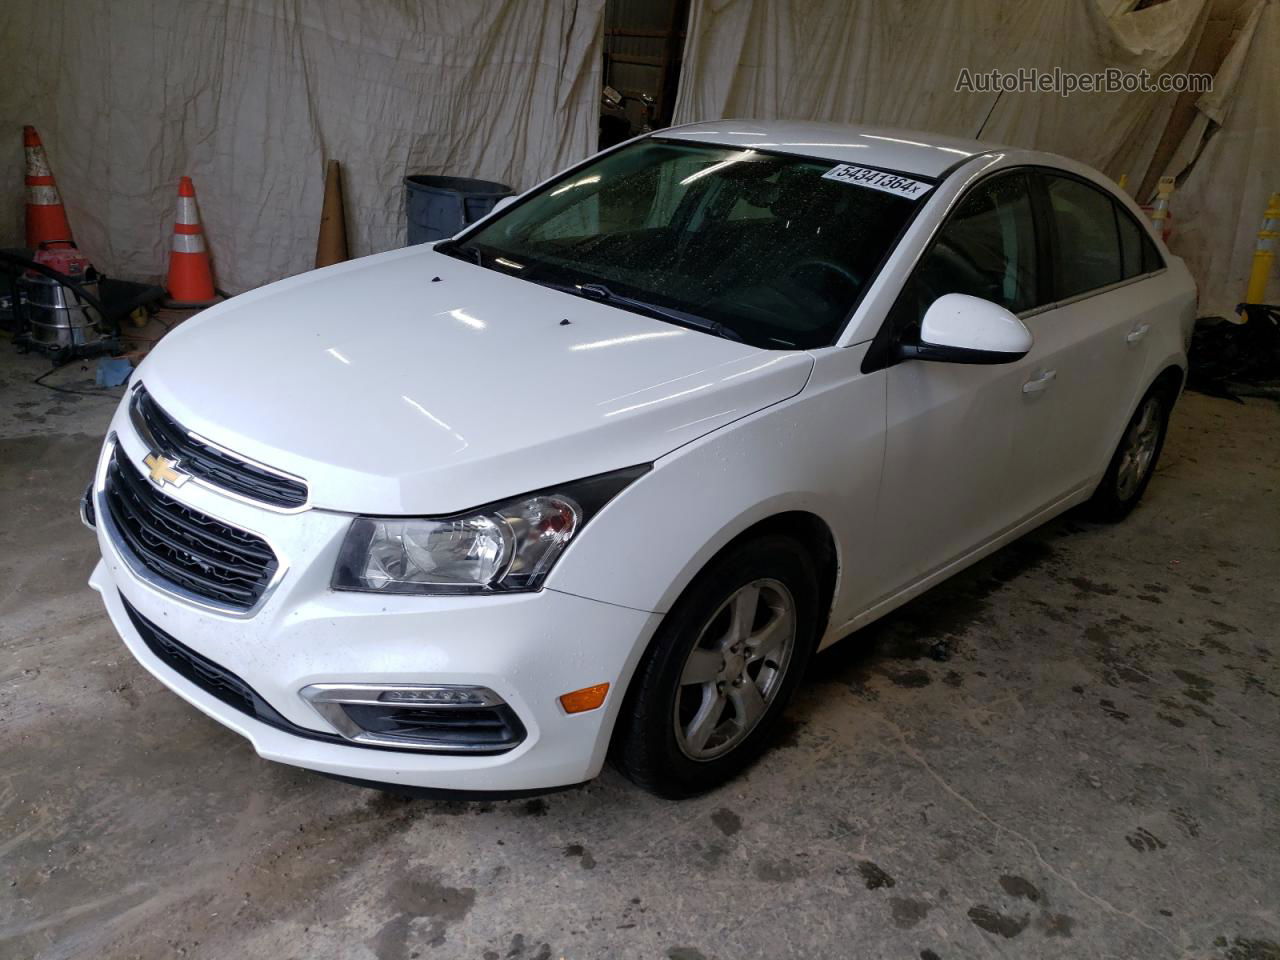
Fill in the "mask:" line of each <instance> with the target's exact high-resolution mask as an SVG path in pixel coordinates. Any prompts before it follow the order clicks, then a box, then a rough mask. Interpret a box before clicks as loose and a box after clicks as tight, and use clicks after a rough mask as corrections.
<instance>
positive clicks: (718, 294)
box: [441, 139, 927, 349]
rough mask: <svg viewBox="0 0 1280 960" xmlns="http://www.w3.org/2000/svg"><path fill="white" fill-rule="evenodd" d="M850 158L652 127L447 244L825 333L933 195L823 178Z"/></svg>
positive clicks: (638, 303)
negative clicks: (688, 138)
mask: <svg viewBox="0 0 1280 960" xmlns="http://www.w3.org/2000/svg"><path fill="white" fill-rule="evenodd" d="M842 166H843V165H841V164H837V163H834V162H833V161H830V160H826V161H823V160H814V159H810V158H806V157H794V156H785V155H778V154H771V153H762V152H760V151H756V150H741V149H733V148H725V147H719V146H710V145H704V144H696V143H682V142H676V141H663V140H655V139H646V140H642V141H640V142H638V143H635V144H632V145H631V146H628V147H624V148H622V149H621V150H618V151H616V152H614V153H611V154H608V155H607V156H604V157H602V158H600V159H599V160H597V161H595V162H594V163H591V164H589V165H587V166H585V167H582V168H580V169H578V170H576V171H574V172H573V173H572V174H570V175H568V176H566V177H563V178H561V179H560V180H557V181H555V182H553V183H551V184H549V185H548V186H546V187H544V188H542V189H541V190H540V191H539V192H538V193H536V194H535V195H533V196H532V197H530V198H527V199H526V200H524V201H523V202H521V203H519V204H518V205H515V206H514V207H512V209H511V210H510V211H509V212H507V213H505V214H501V215H499V217H498V218H497V219H495V220H494V221H493V222H492V223H490V224H488V225H486V226H484V227H483V228H481V229H480V230H478V231H476V232H475V233H472V234H471V235H469V236H468V237H466V238H465V240H464V241H463V242H462V243H447V244H442V245H441V247H442V249H443V250H444V251H446V252H448V253H450V254H451V255H453V256H456V257H459V258H461V259H466V260H470V261H472V262H477V263H480V264H481V265H482V266H485V267H488V268H491V269H494V270H500V271H503V272H505V273H508V274H511V275H513V276H518V277H521V278H522V279H526V280H529V281H530V282H533V283H544V284H548V285H551V286H559V287H562V288H564V289H566V290H567V291H568V292H575V291H579V288H581V287H582V286H583V285H585V286H586V287H587V289H588V291H590V292H591V294H592V295H593V296H595V298H596V299H602V300H606V302H610V303H613V304H614V305H618V306H620V307H622V308H623V309H631V310H635V311H636V312H641V313H644V312H649V313H650V314H651V315H653V316H658V317H659V318H660V319H668V320H671V321H672V322H680V320H681V318H683V319H684V320H687V321H688V325H690V326H697V327H704V328H706V329H708V330H709V331H710V332H719V333H720V334H721V335H724V336H729V337H730V338H731V339H736V340H743V341H745V342H747V343H751V344H754V345H756V346H760V347H766V348H771V349H797V348H801V349H803V348H809V347H818V346H826V345H828V344H830V343H832V342H833V341H834V339H835V338H836V336H837V335H838V334H839V332H840V330H841V328H842V327H843V325H844V322H845V320H846V319H847V318H848V316H849V313H850V311H851V310H852V308H853V307H854V306H855V304H856V303H857V301H858V298H859V296H860V295H861V293H862V291H863V289H864V288H865V287H866V286H867V285H868V284H869V283H870V282H871V280H872V279H873V278H874V274H875V272H876V271H877V269H878V268H879V265H880V263H881V261H882V260H883V259H884V257H885V255H886V253H887V252H888V251H889V249H890V247H891V246H892V245H893V243H894V241H895V239H896V238H897V237H898V235H899V233H900V232H901V230H902V227H903V226H904V224H905V223H906V221H907V219H908V217H909V216H910V215H911V212H912V210H913V209H914V208H915V206H916V205H917V204H918V203H920V202H921V199H920V196H916V197H906V196H902V195H900V194H899V193H893V192H887V191H886V190H881V189H873V188H871V187H867V186H862V185H859V184H855V183H851V182H849V181H848V178H847V179H845V180H838V179H833V178H824V174H828V173H830V172H831V171H832V170H833V169H835V168H840V167H842ZM844 172H847V171H844ZM866 175H867V174H863V176H866ZM872 175H873V176H874V174H872ZM907 182H910V181H907ZM918 192H919V194H921V195H923V194H926V193H927V187H925V186H923V185H922V186H920V187H919V188H918ZM619 301H622V302H619ZM646 305H651V306H652V307H654V308H656V309H654V310H652V311H646V310H645V306H646Z"/></svg>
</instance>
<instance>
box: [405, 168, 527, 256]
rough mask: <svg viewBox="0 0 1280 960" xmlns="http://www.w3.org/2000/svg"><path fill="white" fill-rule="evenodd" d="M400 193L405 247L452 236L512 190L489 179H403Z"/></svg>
mask: <svg viewBox="0 0 1280 960" xmlns="http://www.w3.org/2000/svg"><path fill="white" fill-rule="evenodd" d="M404 192H405V198H404V209H405V216H406V217H407V218H408V221H409V231H408V233H409V245H410V246H413V245H414V244H415V243H428V242H430V241H432V240H443V239H444V238H445V237H452V236H453V235H454V234H455V233H457V232H458V231H459V230H461V229H462V228H463V227H465V226H466V225H467V224H469V223H475V222H476V221H477V220H479V219H480V218H481V217H483V216H484V215H485V214H486V213H488V212H489V211H490V210H492V209H493V206H494V204H496V203H497V202H498V201H499V200H501V199H502V198H503V197H509V196H511V195H512V194H513V193H514V192H515V191H514V190H512V189H511V188H510V187H508V186H507V185H506V184H505V183H494V182H493V181H492V180H473V179H471V178H470V177H427V176H415V177H405V178H404Z"/></svg>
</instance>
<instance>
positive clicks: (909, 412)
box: [875, 171, 1041, 597]
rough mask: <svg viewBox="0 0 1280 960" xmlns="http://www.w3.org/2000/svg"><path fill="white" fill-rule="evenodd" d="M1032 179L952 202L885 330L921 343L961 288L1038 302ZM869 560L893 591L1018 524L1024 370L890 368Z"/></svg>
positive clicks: (1026, 306) (984, 187)
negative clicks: (930, 321)
mask: <svg viewBox="0 0 1280 960" xmlns="http://www.w3.org/2000/svg"><path fill="white" fill-rule="evenodd" d="M1030 183H1031V180H1030V175H1029V174H1028V173H1026V172H1023V171H1012V172H1007V173H1001V174H996V175H994V176H992V177H990V178H988V179H986V180H983V181H981V182H979V183H978V184H977V185H975V186H974V187H973V188H972V189H971V190H970V191H969V193H967V194H966V195H965V196H964V197H963V198H961V200H960V201H959V202H958V204H957V206H956V208H955V210H954V211H953V212H952V213H951V214H950V215H949V217H948V219H947V220H946V222H945V223H944V224H943V226H942V228H941V229H940V230H939V232H938V234H937V236H936V237H935V239H934V241H933V243H932V244H931V245H930V247H929V249H928V250H927V251H926V252H925V253H924V255H923V256H922V257H921V260H920V262H919V263H918V264H917V266H916V268H915V270H914V271H913V272H912V274H911V276H910V277H909V278H908V280H907V282H906V283H905V284H904V286H903V290H902V293H901V294H900V295H899V297H898V299H897V301H896V302H895V304H894V306H893V308H892V310H891V311H890V315H889V318H888V320H887V323H888V324H889V330H890V331H891V332H892V333H891V337H892V340H893V341H896V342H900V343H910V342H913V339H914V340H916V341H918V339H919V331H920V321H921V318H922V317H923V315H924V311H925V310H926V309H927V308H928V307H929V305H930V304H932V303H933V301H934V300H936V299H937V298H938V297H940V296H942V295H943V294H947V293H966V294H969V295H971V296H975V297H981V298H983V299H985V300H990V301H992V302H994V303H998V304H1000V305H1001V306H1003V307H1005V308H1006V309H1008V310H1010V311H1012V312H1013V313H1015V314H1020V313H1026V312H1028V311H1031V310H1033V309H1034V308H1035V307H1036V306H1037V305H1038V304H1039V303H1040V302H1041V295H1040V286H1041V284H1040V273H1041V270H1040V267H1039V256H1038V252H1037V247H1036V224H1035V218H1034V216H1033V213H1032V210H1033V208H1032V202H1031V194H1030ZM880 375H883V376H885V377H886V378H887V383H886V388H887V397H886V402H887V413H888V416H887V424H886V431H887V432H886V440H885V459H884V472H883V478H882V481H881V494H880V510H879V514H878V518H877V536H876V544H875V550H876V557H877V568H878V570H877V572H878V573H879V574H880V577H881V581H882V582H880V583H879V584H878V586H879V587H880V590H879V591H878V593H879V596H881V597H884V596H888V595H891V594H893V593H896V592H897V591H898V590H900V589H902V588H904V587H907V586H909V585H910V584H912V583H914V582H916V581H918V580H920V579H921V578H922V577H924V576H926V575H928V574H930V573H932V572H934V571H936V570H938V569H940V568H942V567H944V566H946V565H947V564H948V563H950V562H951V561H953V560H956V559H958V558H960V557H962V556H964V555H965V554H967V553H969V552H970V551H971V550H972V549H973V548H975V547H977V546H979V545H981V544H982V543H985V542H986V541H988V540H990V539H991V538H992V537H994V536H996V535H998V534H999V533H1000V532H1002V531H1003V530H1005V529H1007V528H1008V527H1010V526H1012V525H1013V524H1014V523H1015V522H1016V521H1017V520H1018V519H1020V518H1019V516H1018V509H1019V508H1018V506H1017V497H1016V495H1015V491H1014V489H1013V482H1014V481H1013V478H1012V477H1011V475H1010V471H1009V467H1010V461H1011V457H1012V456H1013V455H1014V440H1015V428H1016V424H1017V419H1018V415H1019V411H1020V407H1021V404H1022V401H1023V396H1024V394H1023V393H1022V386H1023V381H1024V380H1025V379H1026V377H1025V374H1024V372H1023V371H1022V369H1021V367H1020V365H1019V364H1016V363H1014V364H994V365H969V364H953V363H930V362H924V361H917V360H910V361H906V362H898V363H892V362H891V363H890V365H889V366H888V367H887V368H886V369H884V370H883V371H880Z"/></svg>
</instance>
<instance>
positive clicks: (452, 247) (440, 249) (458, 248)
mask: <svg viewBox="0 0 1280 960" xmlns="http://www.w3.org/2000/svg"><path fill="white" fill-rule="evenodd" d="M435 250H436V253H443V254H445V255H446V256H450V257H454V256H457V257H458V258H459V259H462V258H464V257H465V258H466V259H468V260H470V261H471V262H472V263H474V264H475V265H476V266H477V267H483V266H484V254H482V253H481V252H480V248H479V247H469V246H467V247H464V246H463V245H462V244H460V243H459V242H458V241H457V240H446V241H444V243H437V244H436V247H435Z"/></svg>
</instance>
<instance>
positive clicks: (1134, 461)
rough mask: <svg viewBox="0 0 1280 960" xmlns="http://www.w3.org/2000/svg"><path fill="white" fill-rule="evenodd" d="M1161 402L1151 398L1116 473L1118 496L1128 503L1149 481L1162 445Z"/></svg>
mask: <svg viewBox="0 0 1280 960" xmlns="http://www.w3.org/2000/svg"><path fill="white" fill-rule="evenodd" d="M1160 410H1161V407H1160V400H1159V398H1158V397H1148V398H1147V399H1146V401H1145V402H1144V403H1143V405H1142V409H1141V410H1140V411H1139V412H1138V416H1136V417H1135V418H1134V420H1133V423H1132V424H1131V425H1130V427H1129V431H1128V433H1126V434H1125V438H1124V445H1123V446H1122V447H1121V450H1120V466H1119V469H1118V470H1117V471H1116V496H1117V497H1119V498H1120V499H1121V500H1128V499H1129V498H1131V497H1132V496H1133V495H1134V494H1135V493H1137V491H1138V488H1139V487H1140V486H1142V481H1143V480H1144V479H1146V476H1147V471H1149V470H1150V469H1151V465H1152V462H1153V461H1154V460H1155V456H1156V448H1157V447H1158V446H1159V444H1160Z"/></svg>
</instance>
